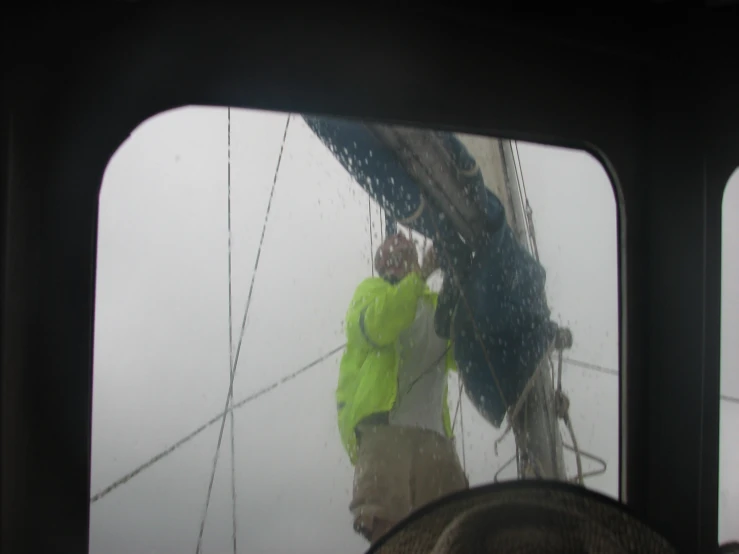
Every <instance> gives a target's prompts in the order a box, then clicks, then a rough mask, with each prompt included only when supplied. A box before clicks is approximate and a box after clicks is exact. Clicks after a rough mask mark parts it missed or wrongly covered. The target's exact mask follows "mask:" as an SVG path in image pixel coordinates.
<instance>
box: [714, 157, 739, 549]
mask: <svg viewBox="0 0 739 554" xmlns="http://www.w3.org/2000/svg"><path fill="white" fill-rule="evenodd" d="M722 211H723V213H722V230H721V242H722V244H721V273H722V274H721V416H720V417H721V420H720V421H721V434H720V437H721V438H720V443H719V449H720V454H719V456H720V457H719V522H718V535H719V542H720V543H724V542H727V541H730V540H734V541H739V476H737V471H736V469H737V468H738V467H739V449H737V443H736V437H737V435H736V429H737V426H739V371H737V362H738V361H739V344H738V343H737V341H736V337H737V336H739V219H737V217H736V214H737V213H739V170H737V171H735V172H734V174H733V175H732V176H731V178H730V179H729V183H728V184H727V186H726V190H725V191H724V200H723V206H722Z"/></svg>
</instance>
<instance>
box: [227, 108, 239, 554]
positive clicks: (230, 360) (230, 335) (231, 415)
mask: <svg viewBox="0 0 739 554" xmlns="http://www.w3.org/2000/svg"><path fill="white" fill-rule="evenodd" d="M227 184H228V185H227V188H228V368H229V379H233V376H232V375H233V372H234V370H235V367H234V364H233V356H234V345H233V342H234V334H233V293H232V290H233V289H232V285H231V276H232V274H233V272H232V271H231V260H232V253H231V106H229V107H228V180H227ZM232 405H233V389H231V390H230V391H229V395H228V402H227V406H228V407H230V406H232ZM229 420H230V424H231V425H230V427H231V515H232V519H233V526H232V527H233V537H232V539H233V553H234V554H236V537H237V533H236V454H235V451H236V440H235V434H236V431H235V429H234V412H233V409H231V410H230V411H229Z"/></svg>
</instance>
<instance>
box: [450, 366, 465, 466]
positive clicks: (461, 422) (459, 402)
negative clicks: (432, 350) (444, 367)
mask: <svg viewBox="0 0 739 554" xmlns="http://www.w3.org/2000/svg"><path fill="white" fill-rule="evenodd" d="M458 378H459V395H458V396H457V407H456V408H454V418H453V419H452V434H454V430H455V429H456V428H457V414H459V427H460V433H461V434H462V469H464V472H465V473H467V456H466V452H465V448H464V417H463V414H462V389H463V386H464V385H463V383H462V376H461V375H459V376H458Z"/></svg>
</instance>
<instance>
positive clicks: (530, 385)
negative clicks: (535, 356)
mask: <svg viewBox="0 0 739 554" xmlns="http://www.w3.org/2000/svg"><path fill="white" fill-rule="evenodd" d="M553 347H554V345H553V344H552V345H550V346H549V348H548V350H547V353H546V354H545V355H544V357H545V358H546V357H549V356H550V355H551V353H552V349H553ZM541 366H542V364H538V365H537V366H536V369H535V370H534V373H533V374H532V375H531V377H529V380H528V381H526V385H525V386H524V388H523V391H521V395H520V396H519V397H518V401H517V402H516V405H515V406H514V408H513V410H511V411H510V412H509V413H508V425H507V426H506V428H505V430H504V431H503V433H502V434H501V435H500V436H499V437H498V438H497V439H495V443H493V449H494V451H495V455H496V456H497V455H498V445H499V444H500V443H501V442H502V441H503V439H504V438H506V436H507V435H508V433H510V432H511V429H513V422H514V421H515V420H516V418H517V417H518V414H519V412H520V411H521V408H523V405H524V404H525V403H526V400H527V399H528V397H529V393H530V392H531V390H532V389H533V388H534V384H535V383H536V379H537V378H538V377H539V372H540V371H541Z"/></svg>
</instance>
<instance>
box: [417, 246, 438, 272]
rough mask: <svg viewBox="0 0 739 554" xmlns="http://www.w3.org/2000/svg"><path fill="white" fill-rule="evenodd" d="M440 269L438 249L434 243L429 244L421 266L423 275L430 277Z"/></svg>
mask: <svg viewBox="0 0 739 554" xmlns="http://www.w3.org/2000/svg"><path fill="white" fill-rule="evenodd" d="M437 269H439V263H438V260H437V259H436V250H434V247H433V245H432V246H429V247H428V249H427V250H426V252H425V253H424V255H423V265H422V266H421V277H423V278H424V280H425V279H428V278H429V277H430V276H431V274H432V273H433V272H434V271H436V270H437Z"/></svg>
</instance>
